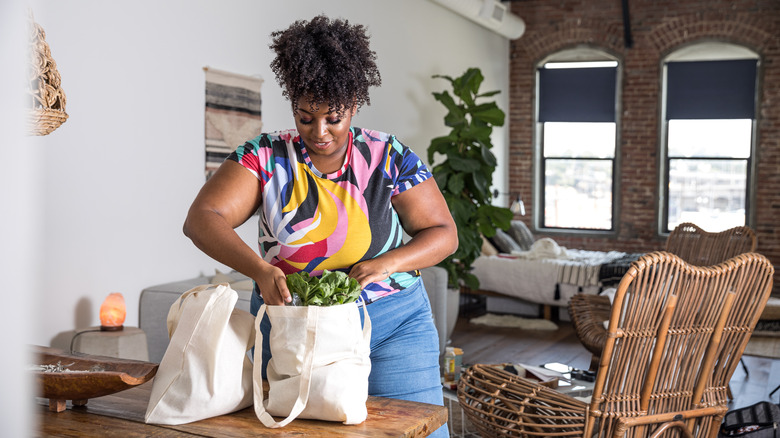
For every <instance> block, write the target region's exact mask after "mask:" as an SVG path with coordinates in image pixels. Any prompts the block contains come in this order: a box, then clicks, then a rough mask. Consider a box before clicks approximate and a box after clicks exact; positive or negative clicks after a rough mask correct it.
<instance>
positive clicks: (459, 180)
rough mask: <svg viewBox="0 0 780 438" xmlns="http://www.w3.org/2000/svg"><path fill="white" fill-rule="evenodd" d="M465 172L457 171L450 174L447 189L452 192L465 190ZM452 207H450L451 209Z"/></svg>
mask: <svg viewBox="0 0 780 438" xmlns="http://www.w3.org/2000/svg"><path fill="white" fill-rule="evenodd" d="M463 177H464V175H463V174H460V173H456V174H453V175H452V176H450V178H449V180H448V181H447V185H446V186H445V187H447V190H448V191H450V192H452V193H460V192H462V191H463V187H464V186H465V183H464V182H463ZM451 208H452V207H450V209H451Z"/></svg>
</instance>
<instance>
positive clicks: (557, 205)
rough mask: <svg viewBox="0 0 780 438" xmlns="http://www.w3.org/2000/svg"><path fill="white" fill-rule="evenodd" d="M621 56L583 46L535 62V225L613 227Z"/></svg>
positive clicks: (544, 226) (601, 229)
mask: <svg viewBox="0 0 780 438" xmlns="http://www.w3.org/2000/svg"><path fill="white" fill-rule="evenodd" d="M618 67H619V65H618V62H617V60H616V59H615V58H614V57H612V56H610V55H608V54H607V53H606V52H603V51H600V50H597V49H592V48H578V49H573V50H568V51H564V52H559V53H556V54H554V55H552V56H550V57H548V59H547V60H545V61H543V62H542V63H541V64H540V65H539V67H538V70H537V72H538V76H537V78H538V81H537V83H538V88H537V96H538V99H537V103H538V108H537V124H536V129H537V132H536V134H537V135H536V138H537V142H536V143H537V148H536V151H537V159H536V160H535V163H536V175H537V181H538V184H536V185H535V187H537V192H536V193H535V196H534V199H535V202H536V206H537V208H535V209H534V211H535V212H536V217H535V218H534V220H535V223H536V224H537V227H538V228H544V229H561V230H593V231H611V230H614V229H615V224H614V222H615V215H616V207H615V203H616V200H615V196H614V192H615V181H616V175H615V170H616V161H615V160H616V145H617V140H618V139H617V133H618V132H619V131H618V120H617V117H616V114H618V111H617V103H616V102H617V95H618V92H617V90H618Z"/></svg>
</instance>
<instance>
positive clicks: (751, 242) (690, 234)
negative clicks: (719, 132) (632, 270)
mask: <svg viewBox="0 0 780 438" xmlns="http://www.w3.org/2000/svg"><path fill="white" fill-rule="evenodd" d="M756 244H757V240H756V234H755V232H753V230H752V229H751V228H750V227H734V228H730V229H728V230H725V231H721V232H718V233H710V232H707V231H705V230H703V229H701V228H700V227H698V226H696V225H694V224H692V223H687V222H686V223H683V224H680V225H678V226H677V227H676V228H675V229H674V230H673V231H672V232H671V233H670V234H669V237H668V238H667V239H666V249H665V250H666V251H667V252H671V253H672V254H675V255H677V256H679V257H680V258H681V259H683V260H684V261H686V262H687V263H690V264H692V265H696V266H708V265H714V264H717V263H720V262H722V261H724V260H727V259H729V258H731V257H734V256H735V255H738V254H743V253H746V252H753V251H755V250H756ZM611 307H612V305H611V304H610V302H609V298H607V297H606V296H601V295H585V294H578V295H574V296H573V297H572V298H571V300H570V301H569V316H570V318H571V321H572V324H573V325H574V330H575V332H576V333H577V337H578V338H579V340H580V342H582V345H583V346H585V348H586V349H587V350H588V351H590V352H591V354H592V355H593V358H592V359H591V369H595V368H596V367H597V366H598V361H599V357H600V356H601V351H602V350H603V348H604V343H605V342H606V340H607V330H606V327H604V322H605V321H606V320H608V319H609V315H610V309H611Z"/></svg>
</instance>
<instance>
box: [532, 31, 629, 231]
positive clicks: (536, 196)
mask: <svg viewBox="0 0 780 438" xmlns="http://www.w3.org/2000/svg"><path fill="white" fill-rule="evenodd" d="M589 61H598V62H601V61H613V62H617V66H616V72H615V121H614V123H615V145H614V146H615V148H614V155H613V157H612V158H597V157H587V158H584V157H559V156H551V157H546V156H545V153H544V122H540V117H539V115H540V114H539V103H540V80H539V76H540V75H539V70H540V69H541V68H543V66H544V65H545V64H547V63H550V62H589ZM534 70H535V84H534V85H535V88H534V98H535V102H534V113H533V117H534V131H533V144H534V154H533V181H534V184H533V187H534V191H533V205H534V208H533V215H532V218H531V220H532V225H533V229H534V230H538V231H542V232H544V233H548V234H558V235H577V236H583V235H585V236H587V235H594V236H595V235H597V236H616V235H617V232H618V229H617V224H618V223H619V221H618V218H619V215H620V192H619V190H618V187H619V186H618V181H620V175H621V154H620V147H619V145H620V142H621V135H622V129H621V117H620V114H621V113H622V94H623V92H622V91H623V59H622V58H621V57H619V56H618V55H616V54H614V53H612V52H610V51H609V50H607V49H605V48H602V47H596V46H590V45H578V46H576V47H571V48H567V49H562V50H559V51H556V52H554V53H551V54H550V55H548V56H546V57H545V58H543V59H542V60H540V61H539V62H538V63H536V65H535V68H534ZM548 158H551V159H556V160H560V159H562V158H564V159H566V160H587V161H596V160H598V161H604V160H611V161H612V184H611V191H612V207H611V214H612V217H611V226H610V228H609V229H592V228H570V227H551V226H546V225H545V203H546V194H545V191H546V190H545V189H546V175H545V170H546V161H547V159H548Z"/></svg>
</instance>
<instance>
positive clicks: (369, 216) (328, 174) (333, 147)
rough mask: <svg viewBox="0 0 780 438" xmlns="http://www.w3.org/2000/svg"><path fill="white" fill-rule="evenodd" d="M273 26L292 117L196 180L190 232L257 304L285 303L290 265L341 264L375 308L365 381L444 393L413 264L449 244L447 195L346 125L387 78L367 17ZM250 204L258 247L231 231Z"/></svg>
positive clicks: (403, 392)
mask: <svg viewBox="0 0 780 438" xmlns="http://www.w3.org/2000/svg"><path fill="white" fill-rule="evenodd" d="M271 37H272V41H273V42H272V44H271V48H272V49H273V50H274V51H275V53H276V58H275V59H274V60H273V62H272V63H271V68H272V70H273V71H274V73H275V74H276V78H277V81H278V82H279V84H280V86H281V87H282V89H283V94H284V96H285V97H286V98H287V99H289V100H290V102H291V104H292V112H293V118H294V121H295V129H292V130H287V131H280V132H275V133H268V134H262V135H260V136H259V137H257V138H255V139H253V140H250V141H248V142H247V143H246V144H244V145H243V146H240V147H239V148H237V150H236V151H235V152H234V153H233V154H232V155H231V156H230V157H228V159H227V160H226V161H225V162H224V163H223V165H222V166H221V167H220V168H219V170H218V171H217V172H216V173H215V174H214V175H213V176H212V177H211V178H210V179H209V181H208V182H207V183H206V184H205V185H204V186H203V188H202V189H201V191H200V193H199V194H198V196H197V198H196V199H195V201H194V202H193V204H192V207H191V208H190V211H189V214H188V216H187V219H186V221H185V224H184V233H185V234H186V235H187V236H188V237H190V238H191V239H192V241H193V242H194V243H195V245H196V246H197V247H198V248H200V249H201V250H203V251H204V252H205V253H206V254H208V255H210V256H211V257H213V258H214V259H216V260H218V261H220V262H222V263H224V264H226V265H228V266H230V267H232V268H234V269H236V270H237V271H239V272H242V273H244V274H245V275H247V276H249V277H250V278H252V279H253V280H254V281H255V291H254V293H253V294H252V305H251V310H252V313H253V314H257V310H258V309H259V307H260V305H261V304H262V303H263V302H265V303H266V304H268V305H282V304H285V303H289V302H290V301H291V297H290V292H289V290H288V289H287V284H286V275H288V274H291V273H294V272H298V271H302V270H304V271H307V272H309V273H310V274H312V275H319V274H321V273H322V271H323V270H324V269H328V270H342V271H345V272H348V274H349V276H351V277H353V278H355V279H357V280H358V282H359V283H360V285H361V287H362V288H363V291H362V293H361V299H362V301H363V302H364V303H367V305H369V306H370V307H368V310H369V314H370V315H371V320H372V325H373V332H372V339H371V365H372V370H371V375H370V377H369V393H370V394H371V395H377V396H385V397H394V398H402V399H407V400H415V401H421V402H426V403H434V404H439V405H441V404H442V392H441V385H440V381H439V365H438V356H439V351H438V335H437V333H436V329H435V327H434V325H433V322H432V318H431V311H430V303H429V302H428V298H427V294H426V292H425V289H424V286H423V284H422V281H421V279H420V276H419V275H420V274H419V271H418V270H419V269H421V268H425V267H428V266H432V265H435V264H437V263H438V262H440V261H441V260H443V259H444V258H445V257H446V256H448V255H450V254H452V253H453V252H454V251H455V249H456V248H457V244H458V243H457V232H456V229H455V224H454V222H453V220H452V216H451V215H450V213H449V210H448V209H447V205H446V203H445V201H444V198H443V197H442V195H441V192H440V191H439V189H438V187H437V186H436V183H435V181H434V179H433V178H431V174H430V172H429V171H428V169H427V168H426V166H425V165H424V164H423V163H422V161H421V160H420V159H419V158H418V157H417V156H416V155H415V154H414V153H413V152H412V151H411V150H410V149H409V148H407V147H406V146H404V145H403V144H401V142H399V141H398V140H397V139H396V138H395V137H394V136H392V135H388V134H385V133H382V132H378V131H371V130H367V129H361V128H357V127H353V126H352V125H351V122H352V117H353V116H354V115H355V113H356V112H357V110H358V108H360V107H361V106H362V105H363V104H369V103H370V100H369V97H368V88H369V87H370V86H378V85H380V83H381V80H380V75H379V72H378V70H377V67H376V63H375V59H376V55H375V53H374V52H373V51H371V50H370V49H369V44H368V40H369V39H368V36H367V34H366V31H365V28H364V27H363V26H361V25H350V24H349V22H348V21H345V20H330V19H328V18H326V17H324V16H318V17H315V18H314V19H312V20H311V21H309V22H305V21H297V22H295V23H293V24H292V25H291V26H290V27H289V28H288V29H286V30H283V31H277V32H274V33H272V34H271ZM258 209H259V213H260V238H259V245H260V253H261V255H262V257H259V256H258V255H257V254H256V253H255V252H254V251H253V250H252V248H250V247H249V246H247V245H246V244H245V243H244V242H243V241H242V240H241V238H240V237H239V236H238V235H237V234H236V233H235V231H234V228H235V227H237V226H239V225H241V224H242V223H244V222H245V221H246V220H248V219H249V218H250V217H251V216H252V215H253V214H254V213H255V212H256V211H258ZM404 232H406V233H407V234H408V235H409V236H411V239H410V240H409V241H408V242H406V243H403V242H402V238H403V233H404ZM269 329H270V324H269V323H268V321H267V319H265V320H264V321H263V323H262V324H261V330H263V331H266V330H269ZM264 338H265V339H268V336H265V337H264ZM263 347H264V349H263V351H264V354H263V356H264V359H265V358H268V357H270V351H269V350H268V346H267V345H264V346H263ZM266 364H267V362H266V361H265V360H264V363H263V370H265V366H266ZM440 433H443V434H445V435H446V428H444V427H443V428H442V429H441V430H440Z"/></svg>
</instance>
